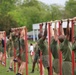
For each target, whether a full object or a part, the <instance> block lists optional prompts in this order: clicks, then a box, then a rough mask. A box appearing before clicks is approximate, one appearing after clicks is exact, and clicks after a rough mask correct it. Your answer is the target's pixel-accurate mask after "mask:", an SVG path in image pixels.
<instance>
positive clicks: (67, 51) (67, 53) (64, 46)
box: [60, 39, 72, 61]
mask: <svg viewBox="0 0 76 75" xmlns="http://www.w3.org/2000/svg"><path fill="white" fill-rule="evenodd" d="M60 50H61V51H62V54H63V59H64V61H71V52H72V44H71V43H70V42H69V41H68V40H67V39H65V40H64V41H63V42H62V43H61V44H60Z"/></svg>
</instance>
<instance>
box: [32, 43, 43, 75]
mask: <svg viewBox="0 0 76 75" xmlns="http://www.w3.org/2000/svg"><path fill="white" fill-rule="evenodd" d="M34 53H35V55H34V60H33V64H32V71H31V73H34V69H35V64H36V63H37V64H38V67H39V68H40V49H39V46H38V43H37V42H36V44H35V47H34ZM42 73H43V75H44V67H43V65H42Z"/></svg>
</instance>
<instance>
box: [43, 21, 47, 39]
mask: <svg viewBox="0 0 76 75" xmlns="http://www.w3.org/2000/svg"><path fill="white" fill-rule="evenodd" d="M46 37H47V23H46V25H45V31H44V35H43V40H45V39H46Z"/></svg>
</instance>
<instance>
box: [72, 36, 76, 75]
mask: <svg viewBox="0 0 76 75" xmlns="http://www.w3.org/2000/svg"><path fill="white" fill-rule="evenodd" d="M72 50H73V51H74V54H75V63H76V36H74V42H73V45H72ZM74 75H76V68H74Z"/></svg>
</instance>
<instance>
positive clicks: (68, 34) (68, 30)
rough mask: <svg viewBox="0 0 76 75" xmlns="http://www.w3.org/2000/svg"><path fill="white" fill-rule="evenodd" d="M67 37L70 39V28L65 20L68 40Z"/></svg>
mask: <svg viewBox="0 0 76 75" xmlns="http://www.w3.org/2000/svg"><path fill="white" fill-rule="evenodd" d="M69 37H70V28H69V20H67V29H66V38H67V39H69Z"/></svg>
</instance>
